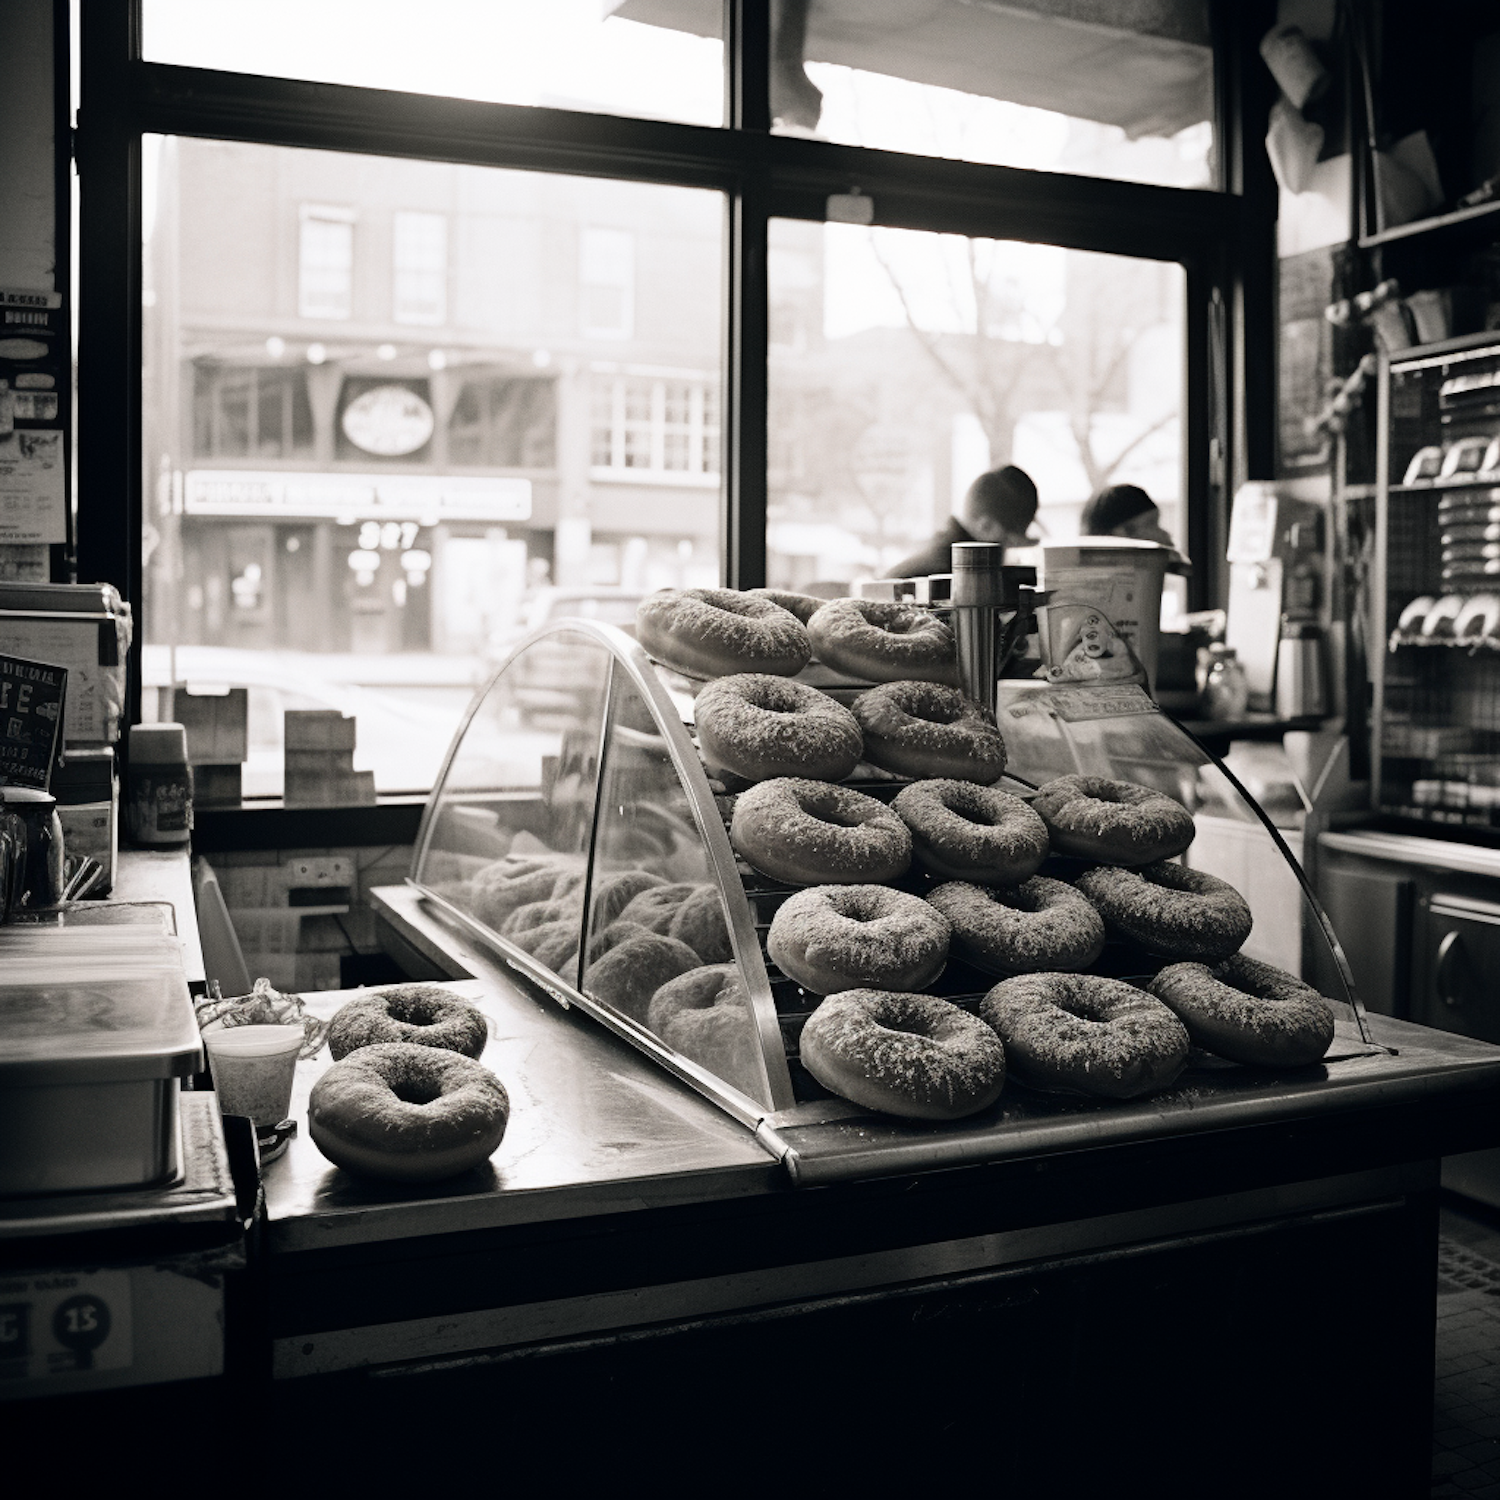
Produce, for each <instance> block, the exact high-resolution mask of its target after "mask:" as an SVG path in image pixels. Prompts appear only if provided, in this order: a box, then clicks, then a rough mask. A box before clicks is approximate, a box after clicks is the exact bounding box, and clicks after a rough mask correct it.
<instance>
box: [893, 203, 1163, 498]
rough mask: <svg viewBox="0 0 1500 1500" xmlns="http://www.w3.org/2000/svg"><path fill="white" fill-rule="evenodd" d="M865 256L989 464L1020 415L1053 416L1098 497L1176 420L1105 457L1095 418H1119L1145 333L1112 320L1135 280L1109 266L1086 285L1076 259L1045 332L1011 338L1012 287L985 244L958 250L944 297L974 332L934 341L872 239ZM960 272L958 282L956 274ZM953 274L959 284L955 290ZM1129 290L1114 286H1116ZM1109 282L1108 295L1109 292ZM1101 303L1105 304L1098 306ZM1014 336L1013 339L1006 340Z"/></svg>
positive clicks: (1030, 313)
mask: <svg viewBox="0 0 1500 1500" xmlns="http://www.w3.org/2000/svg"><path fill="white" fill-rule="evenodd" d="M871 243H872V248H873V250H874V253H875V257H876V259H877V260H878V261H879V262H880V266H881V268H882V270H884V272H885V274H886V276H887V278H888V279H889V281H890V284H891V287H892V289H893V290H894V291H895V293H896V296H897V297H898V298H899V299H900V302H901V307H902V311H903V312H904V313H905V315H906V322H907V327H908V328H909V329H910V331H911V333H912V335H913V337H914V338H915V339H916V340H917V342H918V344H919V345H920V346H921V348H922V350H923V352H924V353H925V355H926V356H927V358H928V359H929V360H930V361H931V363H932V364H933V366H934V367H935V368H936V369H937V371H938V372H939V374H940V375H941V376H942V377H943V378H944V380H946V381H947V382H948V384H949V385H950V386H951V387H952V388H953V390H954V392H955V393H956V394H957V395H958V396H959V397H960V399H961V400H963V402H964V403H965V405H966V406H967V407H968V409H969V410H970V411H971V412H972V413H973V414H974V416H975V417H976V418H977V419H978V421H979V423H980V425H981V426H982V427H983V429H984V433H985V436H986V438H987V439H988V440H989V445H990V458H991V461H992V462H993V463H995V464H1002V463H1006V462H1009V460H1010V456H1011V447H1012V443H1013V441H1014V434H1015V426H1016V423H1017V421H1018V420H1019V419H1020V417H1021V416H1023V415H1024V414H1025V412H1026V411H1028V410H1036V409H1038V407H1041V408H1043V409H1045V408H1047V407H1052V408H1054V409H1061V410H1062V411H1063V412H1064V413H1065V414H1066V417H1067V423H1068V432H1069V435H1070V436H1071V438H1072V440H1073V445H1074V448H1075V449H1076V454H1077V458H1078V461H1079V464H1080V465H1081V466H1082V468H1083V471H1084V473H1085V474H1086V475H1087V477H1088V484H1089V489H1090V492H1095V491H1097V490H1099V489H1101V488H1103V487H1104V486H1105V485H1106V484H1108V483H1109V482H1110V480H1111V479H1112V478H1113V476H1114V475H1115V474H1117V473H1118V472H1119V470H1120V468H1121V466H1122V465H1123V464H1124V463H1125V461H1126V459H1128V458H1129V457H1130V455H1131V454H1132V453H1134V452H1136V451H1137V450H1138V449H1139V448H1140V447H1141V446H1142V445H1143V444H1144V443H1145V442H1147V441H1148V440H1149V439H1150V438H1151V437H1152V436H1153V435H1154V434H1155V433H1157V432H1160V431H1161V430H1162V429H1163V428H1164V427H1166V426H1167V425H1168V424H1169V423H1171V422H1172V421H1173V420H1174V418H1175V417H1176V412H1175V410H1173V409H1171V408H1167V409H1165V410H1163V411H1162V412H1161V413H1159V414H1158V415H1157V417H1156V418H1155V419H1154V420H1152V421H1150V422H1148V423H1147V424H1146V425H1145V426H1144V427H1143V428H1141V429H1140V430H1139V431H1138V432H1136V433H1135V434H1134V435H1133V436H1132V437H1131V438H1130V439H1129V440H1128V441H1127V442H1126V443H1125V444H1124V445H1123V446H1121V447H1119V448H1117V449H1115V450H1114V451H1113V452H1107V451H1105V450H1104V448H1103V438H1102V436H1101V434H1100V432H1099V431H1098V424H1097V423H1096V421H1095V418H1096V417H1097V416H1098V415H1099V414H1100V413H1101V412H1105V411H1108V410H1111V409H1114V410H1119V409H1121V408H1122V406H1123V404H1124V401H1123V395H1124V392H1123V387H1124V384H1125V378H1126V375H1127V373H1128V366H1129V361H1130V356H1131V354H1132V352H1133V350H1134V349H1135V347H1136V346H1137V344H1138V343H1139V341H1140V339H1141V338H1142V337H1143V336H1144V334H1145V333H1146V332H1147V330H1148V329H1149V327H1150V326H1151V321H1152V320H1151V319H1142V320H1141V321H1140V323H1139V326H1136V325H1134V324H1132V323H1129V322H1126V321H1124V320H1122V318H1121V316H1120V311H1121V310H1122V309H1125V308H1130V307H1131V306H1132V305H1136V304H1138V300H1139V299H1138V298H1136V297H1133V296H1132V295H1131V294H1132V292H1138V291H1139V290H1140V289H1139V288H1134V287H1130V286H1129V285H1128V283H1130V282H1132V281H1134V280H1135V279H1136V278H1135V277H1132V276H1131V275H1130V274H1129V271H1128V270H1127V268H1126V267H1125V266H1123V265H1120V264H1117V263H1112V264H1111V265H1110V267H1109V272H1110V275H1109V276H1108V277H1102V278H1101V277H1099V276H1091V275H1088V274H1087V273H1086V272H1085V271H1084V266H1085V265H1086V264H1087V262H1086V261H1084V260H1083V259H1082V258H1081V257H1078V256H1073V257H1071V258H1070V262H1069V271H1070V275H1069V278H1068V295H1067V301H1066V303H1065V306H1064V310H1063V313H1062V315H1061V316H1060V317H1059V318H1057V319H1056V320H1055V321H1054V322H1053V323H1052V324H1051V325H1050V326H1046V327H1037V328H1035V329H1034V330H1031V331H1032V333H1033V337H1031V338H1025V337H1019V336H1016V335H1017V334H1019V333H1020V331H1021V329H1022V328H1023V327H1024V325H1025V322H1026V320H1027V319H1028V318H1031V319H1034V318H1035V309H1034V308H1032V307H1030V306H1028V305H1027V303H1026V299H1025V298H1024V297H1022V296H1020V295H1019V294H1017V293H1016V292H1015V290H1014V289H1013V288H1011V287H1008V286H1005V285H1000V286H997V284H996V283H997V278H996V277H995V276H994V274H993V268H992V263H991V260H990V253H991V252H990V251H989V249H988V247H987V245H986V242H984V241H979V240H966V241H965V242H964V251H965V253H964V255H963V257H962V258H961V260H960V259H957V258H948V257H945V258H944V266H945V268H946V270H945V274H946V275H947V276H948V277H949V279H950V284H949V287H948V294H949V297H950V300H951V302H952V305H953V307H954V309H955V310H956V312H957V313H958V315H959V317H960V318H966V317H967V310H968V308H970V307H972V309H973V314H972V318H973V330H972V332H970V333H966V334H954V333H941V332H937V331H935V330H933V329H930V328H926V327H924V326H923V325H922V323H921V322H920V321H919V319H918V317H917V316H916V312H915V308H914V305H913V297H912V290H911V288H910V287H908V286H907V285H906V283H905V281H904V280H903V278H902V276H901V274H900V273H899V271H898V270H897V268H896V266H895V265H894V264H893V263H892V261H891V258H890V256H889V255H888V254H887V253H886V251H885V249H884V247H883V246H882V243H881V237H880V235H879V234H878V233H876V234H874V235H872V240H871ZM958 265H961V266H962V272H961V273H957V272H956V271H955V267H956V266H958ZM956 274H960V275H961V276H962V280H961V281H960V282H957V283H955V282H954V280H953V278H954V276H955V275H956ZM1121 278H1123V279H1124V281H1125V282H1126V283H1127V285H1126V286H1121V285H1120V284H1119V283H1120V279H1121ZM1111 281H1113V283H1114V284H1113V285H1112V286H1111V285H1110V282H1111ZM1106 298H1107V300H1106ZM1009 329H1014V330H1016V333H1014V334H1012V333H1007V331H1006V330H1009Z"/></svg>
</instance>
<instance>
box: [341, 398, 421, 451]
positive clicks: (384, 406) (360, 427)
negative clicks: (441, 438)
mask: <svg viewBox="0 0 1500 1500" xmlns="http://www.w3.org/2000/svg"><path fill="white" fill-rule="evenodd" d="M433 426H434V422H433V416H432V408H431V407H430V406H429V405H428V404H427V403H426V402H425V401H424V400H423V399H422V398H421V397H420V396H419V395H418V394H417V393H416V392H415V391H414V390H412V389H411V388H410V387H409V386H404V385H377V386H376V387H375V388H374V390H369V391H366V392H365V393H364V394H363V395H361V396H356V397H355V398H354V400H353V401H351V402H350V403H349V405H348V406H347V407H345V408H344V436H345V437H347V438H348V439H349V441H350V442H351V443H353V444H354V446H355V447H356V448H359V449H362V450H363V451H364V452H366V453H374V454H378V455H379V456H380V457H381V458H401V457H404V456H405V455H406V454H408V453H415V452H416V451H417V449H418V448H421V447H423V446H425V444H426V443H427V440H428V439H429V438H430V437H431V436H432V429H433Z"/></svg>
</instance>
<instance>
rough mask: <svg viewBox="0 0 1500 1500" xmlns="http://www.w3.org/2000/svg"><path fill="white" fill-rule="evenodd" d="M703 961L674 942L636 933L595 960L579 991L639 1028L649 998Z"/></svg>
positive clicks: (647, 1006) (642, 1023)
mask: <svg viewBox="0 0 1500 1500" xmlns="http://www.w3.org/2000/svg"><path fill="white" fill-rule="evenodd" d="M702 962H703V960H702V959H701V958H699V957H698V955H697V954H696V953H694V952H693V950H692V949H691V948H689V947H688V945H687V944H686V943H681V942H678V941H677V939H676V938H670V937H663V936H662V935H661V934H660V933H655V932H644V931H643V932H640V933H637V934H633V935H631V936H630V937H627V938H626V939H625V941H624V942H623V943H617V944H615V945H614V946H613V947H611V948H610V949H609V951H608V952H606V953H605V954H603V955H602V956H601V957H599V958H596V959H595V960H594V961H593V962H592V963H591V964H590V965H589V966H588V968H587V969H585V970H584V973H583V984H582V985H581V988H582V990H583V991H584V993H585V994H587V995H592V996H593V997H594V999H596V1000H602V1001H604V1002H605V1003H606V1004H607V1005H612V1006H613V1007H614V1008H615V1009H616V1010H618V1011H621V1012H623V1013H624V1014H625V1015H627V1016H629V1017H630V1019H631V1020H632V1021H637V1022H639V1023H640V1024H641V1025H645V1023H646V1013H647V1011H648V1009H649V1008H650V1005H651V997H652V996H653V995H654V994H655V993H656V992H657V990H659V989H660V988H661V987H662V985H664V984H665V983H666V982H667V981H668V980H669V979H675V978H676V977H677V976H678V975H679V974H686V973H687V971H688V970H689V969H696V968H698V967H700V966H701V964H702Z"/></svg>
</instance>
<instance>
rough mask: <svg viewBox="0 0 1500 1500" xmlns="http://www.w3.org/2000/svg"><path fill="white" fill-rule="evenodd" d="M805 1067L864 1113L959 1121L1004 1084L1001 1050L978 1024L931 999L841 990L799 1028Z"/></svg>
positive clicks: (988, 1101)
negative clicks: (860, 1107)
mask: <svg viewBox="0 0 1500 1500" xmlns="http://www.w3.org/2000/svg"><path fill="white" fill-rule="evenodd" d="M800 1047H801V1058H802V1066H803V1067H805V1068H806V1069H807V1071H808V1072H809V1073H811V1074H812V1076H813V1077H814V1078H816V1079H817V1081H818V1082H819V1083H821V1084H822V1085H823V1087H824V1088H826V1089H829V1090H830V1091H831V1092H833V1093H835V1094H837V1095H838V1096H839V1097H840V1098H842V1099H849V1100H852V1101H853V1102H854V1103H855V1104H861V1105H863V1106H864V1107H865V1108H866V1109H875V1110H880V1111H881V1112H882V1113H884V1114H889V1115H901V1116H904V1117H906V1118H908V1119H915V1120H957V1119H961V1118H963V1116H965V1115H972V1114H975V1113H977V1112H978V1111H979V1110H981V1109H986V1108H988V1107H989V1106H990V1105H991V1104H993V1103H994V1102H995V1100H996V1099H998V1098H999V1097H1000V1090H1001V1089H1002V1088H1003V1087H1004V1084H1005V1048H1004V1047H1003V1046H1002V1045H1001V1043H1000V1042H999V1040H998V1039H997V1038H996V1036H995V1034H994V1032H993V1031H991V1030H990V1028H989V1027H987V1026H986V1025H985V1024H984V1023H983V1022H982V1021H979V1020H976V1019H975V1018H974V1017H973V1016H971V1015H969V1014H968V1013H967V1012H966V1011H962V1010H960V1009H959V1008H958V1006H956V1005H953V1004H951V1003H950V1002H949V1001H947V1000H938V999H935V998H933V997H932V996H931V995H899V994H889V993H886V992H885V991H882V990H844V991H843V992H842V993H841V994H837V995H830V996H829V997H828V998H827V999H826V1000H824V1001H823V1003H822V1004H821V1005H820V1006H819V1007H818V1008H817V1009H816V1010H815V1011H814V1012H813V1013H812V1015H810V1016H809V1017H808V1018H807V1024H806V1025H805V1026H804V1027H803V1028H802V1038H801V1043H800Z"/></svg>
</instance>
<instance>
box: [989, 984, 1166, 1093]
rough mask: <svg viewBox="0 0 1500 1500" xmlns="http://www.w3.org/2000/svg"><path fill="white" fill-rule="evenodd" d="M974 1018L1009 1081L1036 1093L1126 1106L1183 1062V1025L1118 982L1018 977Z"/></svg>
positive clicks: (1147, 997)
mask: <svg viewBox="0 0 1500 1500" xmlns="http://www.w3.org/2000/svg"><path fill="white" fill-rule="evenodd" d="M979 1014H980V1015H981V1016H982V1017H983V1018H984V1020H985V1021H987V1022H988V1023H989V1024H990V1025H991V1026H992V1027H994V1029H995V1032H996V1034H997V1035H998V1036H999V1037H1000V1039H1001V1041H1003V1042H1004V1043H1005V1052H1006V1056H1007V1057H1009V1058H1010V1062H1011V1068H1012V1071H1013V1072H1014V1073H1015V1075H1016V1077H1017V1078H1019V1079H1020V1080H1021V1081H1022V1082H1023V1083H1032V1084H1035V1085H1036V1086H1037V1087H1039V1088H1048V1089H1075V1090H1077V1091H1078V1092H1080V1093H1085V1094H1101V1095H1103V1096H1104V1097H1105V1098H1107V1099H1133V1098H1135V1097H1136V1095H1138V1094H1149V1093H1150V1092H1151V1091H1152V1090H1153V1089H1159V1088H1165V1087H1166V1085H1167V1084H1169V1083H1171V1081H1172V1080H1173V1079H1174V1078H1176V1076H1177V1075H1178V1073H1179V1072H1181V1070H1182V1065H1183V1064H1184V1063H1185V1062H1186V1061H1187V1055H1188V1047H1189V1042H1188V1034H1187V1030H1186V1028H1185V1027H1184V1026H1183V1024H1182V1022H1181V1021H1179V1020H1178V1019H1177V1017H1176V1016H1174V1015H1173V1014H1172V1012H1171V1011H1170V1010H1169V1009H1168V1008H1167V1007H1166V1006H1165V1005H1163V1004H1162V1003H1161V1001H1160V1000H1158V999H1156V998H1155V997H1154V996H1151V995H1148V994H1147V993H1146V992H1145V990H1138V989H1136V987H1135V986H1134V985H1133V984H1126V983H1125V981H1124V980H1122V979H1102V978H1100V977H1099V976H1098V975H1096V974H1018V975H1017V976H1016V977H1015V978H1013V979H1002V980H1001V981H1000V983H999V984H997V985H996V986H995V987H994V989H992V990H991V991H990V992H989V994H988V995H986V996H985V997H984V999H983V1000H982V1001H981V1002H980V1005H979Z"/></svg>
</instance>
